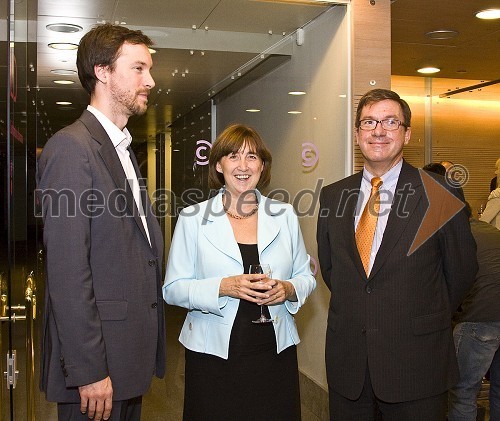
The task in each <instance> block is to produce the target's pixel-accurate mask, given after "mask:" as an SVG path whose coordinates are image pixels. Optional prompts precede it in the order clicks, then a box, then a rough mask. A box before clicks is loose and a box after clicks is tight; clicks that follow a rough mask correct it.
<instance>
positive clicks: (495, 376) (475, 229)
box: [448, 206, 500, 421]
mask: <svg viewBox="0 0 500 421" xmlns="http://www.w3.org/2000/svg"><path fill="white" fill-rule="evenodd" d="M467 211H468V214H469V218H470V224H471V229H472V234H473V235H474V238H475V240H476V244H477V259H478V263H479V271H478V272H477V275H476V281H475V282H474V285H473V286H472V288H471V290H470V291H469V293H468V295H467V296H466V298H465V299H464V301H463V302H462V306H461V309H462V311H461V312H459V313H458V314H457V321H458V323H457V325H456V326H455V329H454V331H453V337H454V340H455V348H456V353H457V359H458V366H459V369H460V381H459V382H458V383H457V384H456V385H455V386H454V387H453V388H451V389H450V392H449V409H448V420H449V421H475V420H476V416H477V395H478V393H479V390H480V389H481V382H482V380H483V377H484V376H485V375H486V372H487V371H488V369H490V391H489V401H490V420H492V421H493V420H500V305H499V303H500V230H497V229H496V228H494V227H492V226H491V225H490V224H487V223H485V222H482V221H478V220H476V219H473V218H472V212H471V210H470V206H468V207H467Z"/></svg>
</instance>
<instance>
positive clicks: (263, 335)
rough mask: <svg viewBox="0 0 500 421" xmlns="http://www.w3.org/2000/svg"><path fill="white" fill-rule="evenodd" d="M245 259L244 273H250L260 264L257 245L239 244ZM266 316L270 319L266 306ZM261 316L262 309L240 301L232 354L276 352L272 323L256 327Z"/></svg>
mask: <svg viewBox="0 0 500 421" xmlns="http://www.w3.org/2000/svg"><path fill="white" fill-rule="evenodd" d="M238 246H239V247H240V252H241V258H242V259H243V268H244V273H248V271H249V269H250V265H255V264H259V263H260V262H259V251H258V249H257V244H240V243H238ZM263 310H264V314H265V315H266V317H267V318H269V317H270V316H269V310H268V308H267V306H264V309H263ZM259 316H260V307H259V305H257V304H255V303H251V302H250V301H246V300H240V305H239V307H238V313H237V314H236V318H235V320H234V325H233V329H232V331H231V343H230V353H231V352H242V353H248V352H252V353H253V352H259V351H264V350H266V349H273V350H274V351H276V338H275V336H274V328H273V324H272V323H263V324H262V325H256V324H255V323H252V320H257V319H258V318H259Z"/></svg>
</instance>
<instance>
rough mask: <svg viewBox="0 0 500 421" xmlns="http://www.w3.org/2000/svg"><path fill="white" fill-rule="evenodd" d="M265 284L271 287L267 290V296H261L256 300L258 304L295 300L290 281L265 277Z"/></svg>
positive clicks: (293, 289) (295, 296)
mask: <svg viewBox="0 0 500 421" xmlns="http://www.w3.org/2000/svg"><path fill="white" fill-rule="evenodd" d="M266 284H267V285H268V286H270V287H271V289H269V290H268V291H267V295H269V298H263V299H261V300H259V301H256V302H257V304H260V305H274V304H280V303H283V302H285V301H286V300H289V301H297V295H296V294H295V288H294V287H293V285H292V283H291V282H288V281H280V280H278V279H267V280H266Z"/></svg>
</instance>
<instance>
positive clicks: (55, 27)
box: [46, 23, 83, 34]
mask: <svg viewBox="0 0 500 421" xmlns="http://www.w3.org/2000/svg"><path fill="white" fill-rule="evenodd" d="M46 28H47V29H48V30H49V31H54V32H64V33H66V34H69V33H73V32H80V31H81V30H83V28H82V27H81V26H80V25H74V24H72V23H51V24H49V25H47V26H46Z"/></svg>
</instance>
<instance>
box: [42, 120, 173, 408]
mask: <svg viewBox="0 0 500 421" xmlns="http://www.w3.org/2000/svg"><path fill="white" fill-rule="evenodd" d="M131 155H133V154H132V153H131ZM132 162H133V163H134V166H135V169H136V173H137V174H138V178H140V175H139V171H138V167H137V162H136V161H135V157H133V156H132ZM38 169H39V174H38V180H39V183H38V189H37V194H38V195H39V196H40V197H41V200H42V204H43V212H44V243H45V247H46V252H47V260H46V264H47V279H46V288H45V290H46V294H45V308H44V326H43V335H42V336H43V338H42V340H43V343H42V358H41V376H40V385H41V389H42V390H44V391H45V392H46V395H47V399H48V400H50V401H56V402H79V400H80V397H79V393H78V386H81V385H85V384H89V383H92V382H95V381H98V380H101V379H103V378H105V377H106V376H108V375H109V376H110V377H111V380H112V382H113V389H114V393H113V399H114V400H123V399H128V398H132V397H135V396H140V395H142V394H143V393H144V392H145V391H146V390H147V389H148V387H149V385H150V382H151V378H152V376H153V374H154V373H156V375H157V376H159V377H162V376H163V374H164V370H165V328H164V319H163V300H162V297H161V292H160V291H161V267H162V250H163V239H162V235H161V230H160V227H159V225H158V222H157V221H156V218H155V217H154V215H152V213H151V203H150V202H149V199H148V198H147V194H146V193H145V189H143V190H142V203H143V207H144V209H145V212H146V214H147V224H148V228H149V229H148V230H149V234H150V237H151V243H152V245H151V246H150V244H149V242H148V240H147V237H146V232H145V230H144V227H143V224H142V222H141V219H140V217H139V215H138V211H137V207H136V205H135V202H134V199H133V195H132V192H131V190H130V188H129V186H128V182H127V181H126V178H125V173H124V171H123V168H122V165H121V163H120V160H119V158H118V155H117V153H116V151H115V148H114V146H113V144H112V142H111V140H110V138H109V137H108V135H107V133H106V131H105V130H104V129H103V127H102V126H101V124H100V123H99V121H98V120H97V119H96V118H95V117H94V116H93V115H92V113H90V112H88V111H84V113H83V114H82V116H81V117H80V119H78V120H77V121H76V122H75V123H73V124H72V125H70V126H68V127H66V128H65V129H63V130H61V131H59V132H58V133H56V134H55V135H54V136H53V137H52V138H51V139H50V140H49V142H48V143H47V145H46V146H45V147H44V149H43V152H42V154H41V156H40V160H39V167H38Z"/></svg>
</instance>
